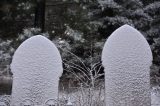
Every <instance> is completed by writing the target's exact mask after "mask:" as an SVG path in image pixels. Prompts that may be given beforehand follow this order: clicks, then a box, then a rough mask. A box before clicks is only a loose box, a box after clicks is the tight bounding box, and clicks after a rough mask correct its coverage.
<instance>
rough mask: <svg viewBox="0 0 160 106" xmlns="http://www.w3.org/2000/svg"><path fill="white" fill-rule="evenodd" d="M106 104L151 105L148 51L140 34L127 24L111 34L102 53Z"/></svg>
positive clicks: (150, 55) (114, 105)
mask: <svg viewBox="0 0 160 106" xmlns="http://www.w3.org/2000/svg"><path fill="white" fill-rule="evenodd" d="M102 64H103V66H104V67H105V102H106V106H151V98H150V78H149V77H150V75H149V72H150V66H151V64H152V53H151V50H150V47H149V44H148V43H147V41H146V39H145V38H144V37H143V35H142V34H141V33H140V32H139V31H137V30H136V29H134V28H132V27H131V26H129V25H123V26H122V27H120V28H118V29H117V30H116V31H115V32H113V33H112V34H111V36H110V37H109V38H108V40H107V42H106V43H105V46H104V49H103V52H102Z"/></svg>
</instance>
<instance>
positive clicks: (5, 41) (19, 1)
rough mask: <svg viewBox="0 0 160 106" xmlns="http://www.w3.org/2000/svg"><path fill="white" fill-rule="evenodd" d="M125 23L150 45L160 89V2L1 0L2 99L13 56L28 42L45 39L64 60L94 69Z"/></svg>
mask: <svg viewBox="0 0 160 106" xmlns="http://www.w3.org/2000/svg"><path fill="white" fill-rule="evenodd" d="M124 24H129V25H131V26H133V27H135V28H136V29H138V30H139V31H140V32H141V33H142V34H143V35H144V37H145V38H146V39H147V41H148V43H149V44H150V47H151V49H152V53H153V57H154V59H153V65H152V67H151V84H152V85H160V1H159V0H148V1H146V0H1V1H0V94H10V93H11V85H12V77H11V76H12V72H11V70H10V63H11V60H12V56H13V54H14V52H15V50H16V49H17V47H18V46H19V45H20V44H21V43H22V42H23V41H24V40H26V39H27V38H29V37H31V36H34V35H37V34H43V35H44V36H46V37H48V38H49V39H50V40H51V41H53V42H54V43H55V44H56V45H57V47H58V48H59V50H60V52H61V55H62V59H63V61H65V62H67V63H74V64H77V65H79V66H82V64H81V63H80V62H79V61H78V60H77V59H75V58H76V57H75V56H74V54H75V55H76V56H78V57H79V58H80V59H81V61H82V62H83V63H84V64H85V65H86V67H88V68H91V67H92V65H93V64H96V63H101V59H100V58H101V51H102V48H103V45H104V42H105V41H106V39H107V38H108V36H109V35H110V34H111V33H112V32H113V31H115V30H116V29H117V28H119V27H120V26H122V25H124ZM64 67H67V66H66V65H64ZM82 67H83V66H82ZM99 67H100V66H98V68H99ZM74 70H75V71H76V72H77V73H78V70H77V69H74ZM101 73H103V68H102V69H101ZM65 74H68V73H67V72H66V71H65V73H64V79H65Z"/></svg>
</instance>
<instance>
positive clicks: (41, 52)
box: [11, 35, 63, 106]
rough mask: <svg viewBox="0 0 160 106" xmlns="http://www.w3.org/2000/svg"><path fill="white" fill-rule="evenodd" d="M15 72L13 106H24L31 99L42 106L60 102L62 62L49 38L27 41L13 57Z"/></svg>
mask: <svg viewBox="0 0 160 106" xmlns="http://www.w3.org/2000/svg"><path fill="white" fill-rule="evenodd" d="M11 71H12V72H13V87H12V100H11V106H13V105H15V106H20V103H21V102H22V101H25V100H27V99H29V100H32V101H33V102H34V104H35V105H42V104H44V103H45V101H47V100H49V99H56V98H57V96H58V84H59V77H60V76H61V75H62V72H63V68H62V59H61V56H60V53H59V51H58V49H57V48H56V46H55V45H54V44H53V43H52V42H51V41H50V40H48V39H47V38H45V37H43V36H41V35H37V36H34V37H31V38H29V39H27V40H26V41H24V42H23V43H22V44H21V45H20V46H19V47H18V49H17V50H16V52H15V54H14V56H13V60H12V63H11Z"/></svg>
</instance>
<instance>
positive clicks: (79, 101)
mask: <svg viewBox="0 0 160 106" xmlns="http://www.w3.org/2000/svg"><path fill="white" fill-rule="evenodd" d="M59 95H60V96H59V102H61V103H60V104H61V106H64V104H68V105H69V104H72V105H73V106H88V105H89V104H90V105H91V106H105V105H104V90H103V89H97V90H94V91H92V90H90V89H80V90H79V91H77V92H76V91H75V92H70V93H67V92H60V93H59ZM87 98H90V99H87ZM3 101H5V102H6V103H7V102H10V96H9V95H3V96H0V106H1V104H3ZM151 104H152V105H151V106H160V87H158V86H155V87H153V88H152V89H151ZM72 105H71V106H72ZM2 106H5V105H2ZM7 106H8V105H7Z"/></svg>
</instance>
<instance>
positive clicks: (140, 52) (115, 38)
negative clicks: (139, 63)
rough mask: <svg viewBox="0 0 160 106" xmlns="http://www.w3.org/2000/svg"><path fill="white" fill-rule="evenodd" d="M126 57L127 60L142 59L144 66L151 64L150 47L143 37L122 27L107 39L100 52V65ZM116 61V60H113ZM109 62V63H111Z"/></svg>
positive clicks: (135, 31) (128, 28)
mask: <svg viewBox="0 0 160 106" xmlns="http://www.w3.org/2000/svg"><path fill="white" fill-rule="evenodd" d="M127 56H128V59H134V58H138V57H139V56H142V57H139V58H140V59H143V60H144V61H145V62H146V64H151V62H152V52H151V49H150V46H149V44H148V42H147V41H146V39H145V38H144V36H143V35H142V34H141V33H140V32H139V31H137V30H136V29H135V28H133V27H131V26H129V25H127V24H126V25H123V26H121V27H120V28H118V29H117V30H115V31H114V32H113V33H112V34H111V35H110V36H109V38H108V39H107V41H106V43H105V45H104V48H103V51H102V64H103V65H107V64H106V60H108V59H109V60H112V61H113V62H114V61H116V62H117V61H118V59H117V58H119V59H122V60H126V61H127V60H128V59H125V58H126V57H127ZM114 59H117V60H114ZM112 61H110V62H112Z"/></svg>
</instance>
